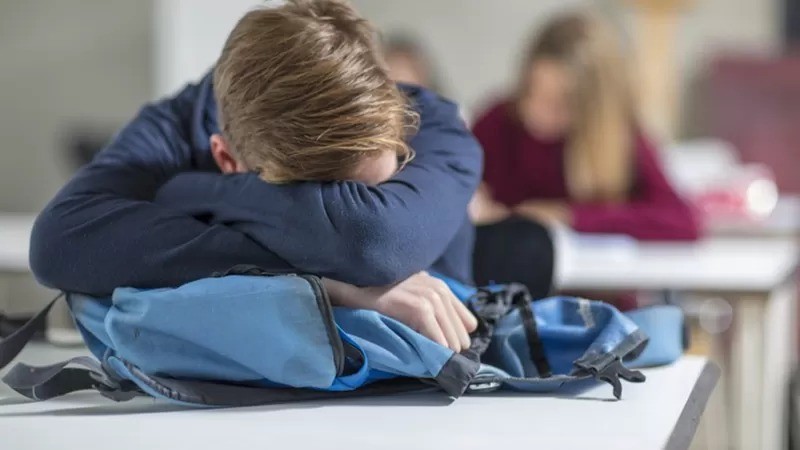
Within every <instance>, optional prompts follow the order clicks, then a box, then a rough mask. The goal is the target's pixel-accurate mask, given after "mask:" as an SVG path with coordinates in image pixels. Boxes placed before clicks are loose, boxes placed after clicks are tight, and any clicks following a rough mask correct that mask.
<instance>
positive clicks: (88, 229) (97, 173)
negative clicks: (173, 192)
mask: <svg viewBox="0 0 800 450" xmlns="http://www.w3.org/2000/svg"><path fill="white" fill-rule="evenodd" d="M206 82H207V81H206ZM201 88H202V84H201V85H197V86H189V87H188V88H186V89H185V90H184V91H183V92H182V93H181V94H179V95H178V96H177V97H175V98H173V99H170V100H166V101H163V102H160V103H157V104H153V105H149V106H146V107H144V108H143V109H142V110H141V111H140V112H139V114H138V115H137V117H136V118H135V119H134V120H133V121H132V122H131V123H130V124H129V125H128V126H126V127H125V128H124V129H123V130H122V131H121V132H120V133H119V134H118V135H117V136H116V137H115V138H114V140H113V142H112V143H111V144H110V145H109V146H108V148H106V149H105V150H104V151H103V152H102V153H101V154H100V155H98V156H97V158H95V160H94V161H93V162H92V163H91V164H89V165H88V166H86V167H85V168H83V169H82V170H81V171H80V172H78V174H76V175H75V176H74V177H73V179H72V180H71V181H70V182H69V183H68V184H67V185H66V186H64V188H62V189H61V191H60V192H59V193H58V194H57V195H56V197H55V198H54V199H53V200H52V201H51V202H50V204H49V205H47V207H46V208H45V209H44V211H42V213H41V214H40V215H39V217H38V219H37V220H36V223H35V226H34V229H33V234H32V237H31V248H30V263H31V268H32V269H33V272H34V274H35V275H36V277H37V278H38V279H39V281H41V282H42V283H43V284H45V285H47V286H50V287H53V288H57V289H62V290H65V291H71V292H82V293H88V294H97V295H102V294H107V293H110V292H111V291H112V290H113V289H114V288H116V287H119V286H136V287H163V286H173V285H178V284H181V283H184V282H186V281H190V280H194V279H197V278H202V277H206V276H209V275H211V274H212V273H213V272H215V271H219V270H224V269H227V268H229V267H230V266H233V265H235V264H240V263H250V264H258V265H261V266H265V267H268V268H270V269H271V270H276V271H281V270H286V271H288V270H290V269H291V267H290V266H289V264H288V263H286V262H285V261H283V260H281V259H280V258H279V257H277V256H276V255H275V254H274V253H272V252H270V251H268V250H266V249H265V248H263V247H261V246H259V245H258V244H257V243H256V242H254V241H253V240H252V239H250V238H249V237H248V236H246V235H244V234H243V233H241V232H238V231H235V230H232V229H230V228H228V227H225V226H223V225H220V224H213V225H208V224H205V223H202V222H200V221H198V220H195V219H193V218H191V217H189V216H186V215H184V214H180V213H178V212H175V211H173V210H170V209H168V208H164V207H162V206H159V205H156V204H153V203H152V202H151V199H152V198H153V196H154V195H155V192H156V190H157V189H158V188H159V187H160V186H161V184H163V182H164V181H166V180H167V179H168V178H169V177H171V176H172V175H174V174H176V173H178V172H180V171H184V170H190V169H192V165H193V162H192V161H193V154H192V148H193V146H195V144H196V142H194V137H193V136H192V134H191V131H192V130H191V128H190V127H188V126H187V125H186V124H187V123H188V122H190V121H191V120H192V118H193V116H194V115H197V114H201V111H198V110H197V108H196V100H197V99H198V97H199V96H200V90H201Z"/></svg>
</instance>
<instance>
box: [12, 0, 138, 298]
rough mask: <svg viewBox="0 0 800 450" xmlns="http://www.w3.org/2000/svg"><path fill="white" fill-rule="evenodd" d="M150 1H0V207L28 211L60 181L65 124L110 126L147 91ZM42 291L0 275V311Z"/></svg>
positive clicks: (64, 170)
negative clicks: (0, 143) (0, 146)
mask: <svg viewBox="0 0 800 450" xmlns="http://www.w3.org/2000/svg"><path fill="white" fill-rule="evenodd" d="M151 17H152V13H151V4H150V2H147V1H130V0H24V1H22V0H0V142H2V148H0V211H15V212H36V211H38V210H39V209H41V208H42V207H43V206H44V205H45V203H46V202H47V201H48V200H49V199H50V198H51V197H52V196H53V195H54V194H55V192H56V190H57V189H58V188H59V187H60V186H61V185H63V184H64V182H65V181H66V180H67V178H68V176H69V174H70V170H71V168H70V167H68V165H67V163H66V159H65V157H64V151H65V149H64V137H65V136H66V134H67V133H68V132H69V131H70V130H71V129H72V127H73V126H83V125H84V124H101V126H103V125H102V124H108V125H107V126H108V127H109V128H110V129H111V130H112V131H113V129H114V128H116V127H117V126H119V125H120V124H122V123H124V121H125V120H127V119H128V118H130V116H132V115H133V114H134V113H135V111H136V109H137V108H138V107H139V106H140V104H141V103H142V102H143V101H144V100H146V99H148V98H149V97H150V96H151V95H152V79H153V69H152V66H153V64H152V58H151V41H152V39H151V29H152V25H151V23H152V18H151ZM48 296H50V293H48V292H44V291H43V290H41V289H38V288H37V287H36V286H35V283H34V282H33V280H32V278H31V277H28V276H15V277H2V276H0V312H2V311H4V310H5V311H6V312H8V311H10V312H11V313H19V312H24V311H33V310H35V309H38V308H39V307H40V305H41V304H42V302H43V301H44V300H46V299H47V297H48Z"/></svg>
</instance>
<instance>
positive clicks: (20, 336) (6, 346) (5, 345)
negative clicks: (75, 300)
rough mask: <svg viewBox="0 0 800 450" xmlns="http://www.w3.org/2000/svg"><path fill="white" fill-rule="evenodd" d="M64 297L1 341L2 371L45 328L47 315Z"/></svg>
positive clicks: (0, 360) (0, 359)
mask: <svg viewBox="0 0 800 450" xmlns="http://www.w3.org/2000/svg"><path fill="white" fill-rule="evenodd" d="M63 296H64V293H63V292H62V293H61V294H59V295H58V296H57V297H56V298H54V299H53V300H52V301H50V303H49V304H48V305H47V306H45V307H44V308H43V309H42V310H41V311H39V312H38V313H37V314H36V315H35V316H33V318H32V319H31V320H29V321H28V322H27V323H25V325H23V326H21V327H20V328H19V329H18V330H17V331H15V332H14V333H13V334H11V336H9V337H7V338H5V339H3V340H0V369H3V368H4V367H5V366H7V365H8V363H10V362H11V361H12V360H14V358H16V357H17V355H19V353H20V352H21V351H22V349H23V348H25V345H27V344H28V342H30V340H31V338H32V337H33V335H34V334H35V333H36V330H37V329H39V328H41V327H43V326H44V324H45V320H46V319H47V314H48V313H49V312H50V310H51V309H52V308H53V305H55V303H56V302H57V301H58V300H59V299H61V297H63Z"/></svg>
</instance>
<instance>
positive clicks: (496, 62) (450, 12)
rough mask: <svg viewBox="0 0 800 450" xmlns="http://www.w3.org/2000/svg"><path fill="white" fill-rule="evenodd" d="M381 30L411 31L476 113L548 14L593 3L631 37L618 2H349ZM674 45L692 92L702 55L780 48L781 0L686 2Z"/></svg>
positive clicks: (625, 6) (628, 17) (627, 16)
mask: <svg viewBox="0 0 800 450" xmlns="http://www.w3.org/2000/svg"><path fill="white" fill-rule="evenodd" d="M353 3H354V4H356V5H357V6H358V8H359V10H360V11H361V12H362V13H363V14H364V15H366V16H367V17H369V18H371V19H372V20H373V21H375V22H376V23H377V24H378V25H379V27H380V28H382V29H384V30H398V29H399V30H409V31H411V32H413V33H415V34H417V35H419V36H421V37H422V38H423V39H424V41H425V42H426V43H427V44H428V46H429V47H430V50H431V53H433V55H434V57H435V59H436V60H437V61H438V62H439V66H440V68H441V71H442V72H443V75H444V79H445V80H446V81H448V82H449V84H448V88H449V90H450V92H449V94H450V95H451V96H453V97H455V98H456V99H458V100H459V101H461V102H462V104H463V105H464V107H465V108H466V109H467V111H468V112H469V111H473V112H474V111H475V110H476V109H479V108H480V106H481V105H482V104H483V103H485V101H486V100H487V96H488V97H490V96H492V93H493V92H494V93H497V92H502V89H503V88H504V87H505V85H506V83H507V82H508V81H509V79H510V77H512V76H513V75H514V71H515V70H516V65H515V64H516V55H517V54H518V52H519V51H520V49H521V47H522V46H523V45H524V43H525V42H526V41H527V39H528V38H529V36H530V35H531V32H532V31H533V30H535V28H536V27H537V25H538V24H540V23H541V22H542V21H543V20H545V19H546V18H547V17H548V16H550V15H552V14H553V13H555V12H557V11H559V10H563V9H567V8H571V7H574V6H576V5H587V4H594V5H595V6H597V7H598V8H599V9H600V10H602V11H604V12H606V13H608V14H609V16H610V17H611V18H612V19H613V20H616V21H617V22H619V24H620V25H621V26H623V27H624V28H625V29H626V32H627V33H628V34H631V33H632V32H633V30H634V27H633V20H632V17H633V14H631V12H630V11H631V6H630V5H631V4H633V3H635V2H630V1H623V0H595V1H582V0H535V1H532V0H496V1H488V0H404V1H377V0H353ZM687 3H689V4H690V6H689V7H688V8H687V9H686V11H685V13H684V15H683V18H682V19H681V23H680V26H681V34H680V37H679V39H678V42H676V44H675V45H676V52H677V57H676V59H677V61H678V64H679V65H680V66H681V67H680V74H681V75H680V76H681V81H682V82H683V83H684V84H686V85H687V86H691V85H692V84H693V82H694V79H695V78H696V77H697V76H698V75H699V74H701V73H702V72H703V70H704V68H705V61H706V59H707V58H706V57H707V55H709V54H710V53H712V52H713V51H717V50H726V49H734V50H737V51H758V52H760V51H772V50H773V49H775V48H777V47H778V44H779V42H780V18H779V8H780V0H694V1H689V2H687Z"/></svg>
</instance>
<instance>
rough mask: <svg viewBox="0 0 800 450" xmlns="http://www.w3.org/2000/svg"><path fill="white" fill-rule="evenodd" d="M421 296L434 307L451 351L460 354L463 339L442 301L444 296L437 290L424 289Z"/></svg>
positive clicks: (435, 314)
mask: <svg viewBox="0 0 800 450" xmlns="http://www.w3.org/2000/svg"><path fill="white" fill-rule="evenodd" d="M420 296H421V297H422V298H423V299H424V300H425V301H427V302H429V303H430V305H431V306H432V307H433V311H434V316H435V317H436V322H437V323H438V324H439V329H441V330H442V334H444V337H445V339H446V340H447V347H450V349H452V350H453V351H455V352H460V351H461V339H460V338H459V335H458V331H457V329H456V328H455V323H453V320H452V318H451V317H450V313H449V312H448V310H447V306H446V304H445V303H446V302H445V300H444V299H442V296H441V295H440V294H439V292H437V291H436V290H435V289H422V291H421V292H420Z"/></svg>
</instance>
